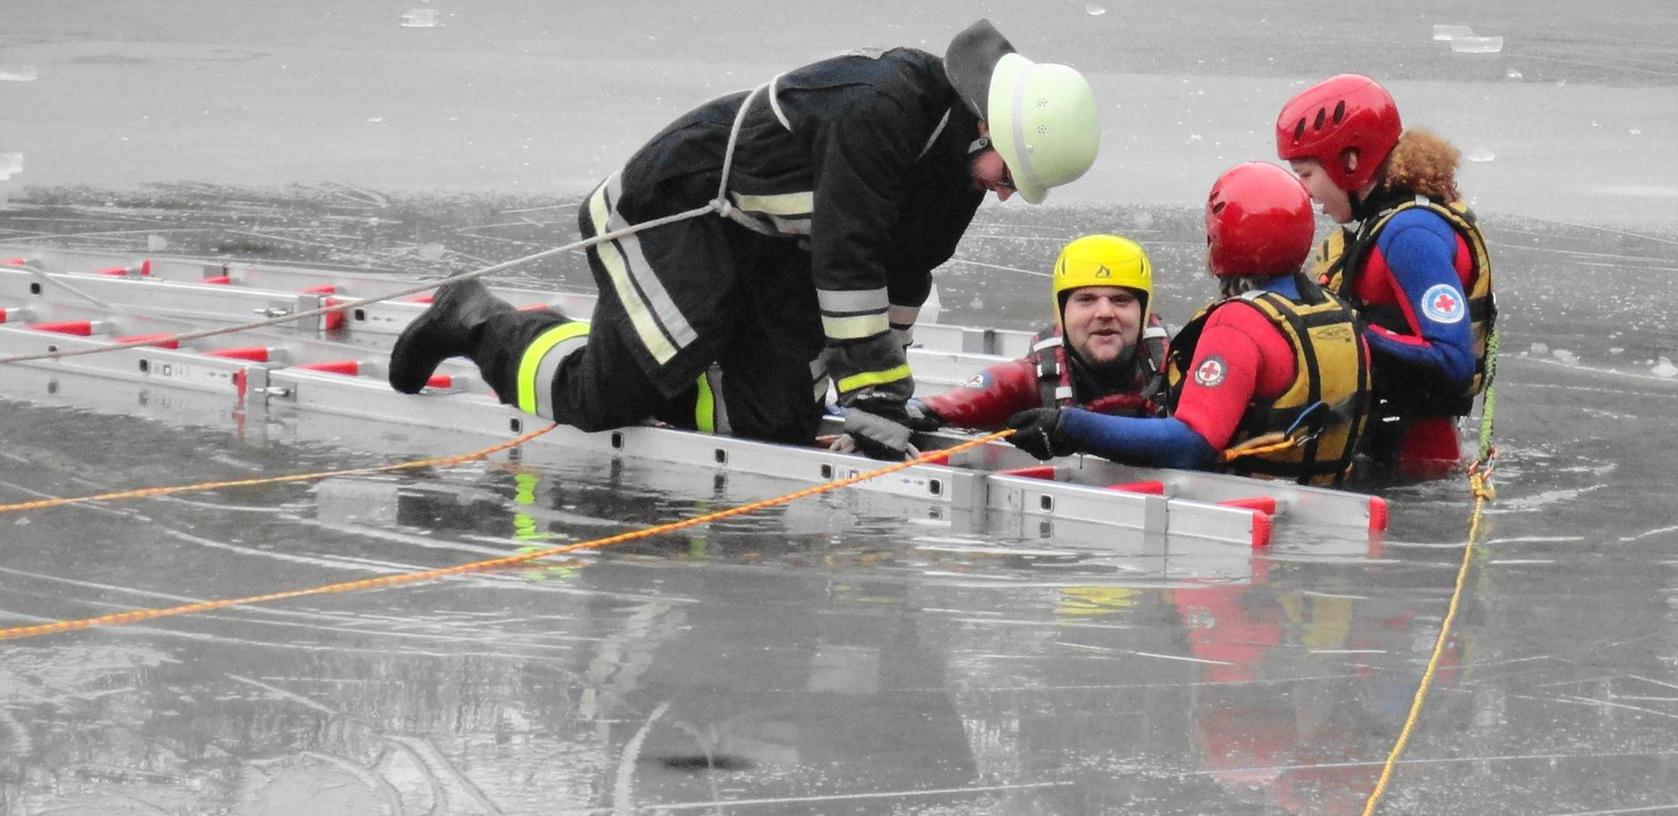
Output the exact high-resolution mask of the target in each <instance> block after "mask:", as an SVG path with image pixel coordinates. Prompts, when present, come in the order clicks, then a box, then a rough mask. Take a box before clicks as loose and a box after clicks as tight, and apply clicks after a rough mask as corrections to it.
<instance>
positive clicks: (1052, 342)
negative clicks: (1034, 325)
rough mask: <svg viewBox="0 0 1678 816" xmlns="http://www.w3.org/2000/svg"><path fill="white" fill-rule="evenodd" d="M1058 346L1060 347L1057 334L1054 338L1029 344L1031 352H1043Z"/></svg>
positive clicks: (1046, 338)
mask: <svg viewBox="0 0 1678 816" xmlns="http://www.w3.org/2000/svg"><path fill="white" fill-rule="evenodd" d="M1059 345H1060V335H1058V334H1057V335H1055V336H1054V337H1045V338H1043V339H1042V340H1038V341H1037V342H1035V343H1032V344H1031V350H1032V351H1043V350H1045V349H1052V348H1055V347H1056V346H1059Z"/></svg>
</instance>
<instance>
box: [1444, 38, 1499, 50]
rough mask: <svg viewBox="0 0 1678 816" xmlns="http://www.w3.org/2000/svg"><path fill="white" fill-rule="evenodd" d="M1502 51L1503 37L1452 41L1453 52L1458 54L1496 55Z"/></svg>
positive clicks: (1456, 39) (1454, 39) (1453, 39)
mask: <svg viewBox="0 0 1678 816" xmlns="http://www.w3.org/2000/svg"><path fill="white" fill-rule="evenodd" d="M1502 50H1503V38H1502V37H1453V38H1452V39H1451V51H1453V52H1455V53H1458V54H1496V53H1498V52H1500V51H1502Z"/></svg>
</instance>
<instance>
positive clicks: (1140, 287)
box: [1053, 235, 1154, 326]
mask: <svg viewBox="0 0 1678 816" xmlns="http://www.w3.org/2000/svg"><path fill="white" fill-rule="evenodd" d="M1085 286H1122V287H1124V288H1126V289H1131V290H1134V291H1135V292H1136V293H1137V294H1138V295H1140V296H1141V299H1142V325H1144V326H1146V325H1148V306H1149V304H1150V303H1151V302H1152V301H1153V299H1154V268H1153V264H1151V263H1149V262H1148V253H1146V252H1144V251H1143V250H1142V245H1141V244H1138V243H1136V242H1135V241H1132V240H1130V239H1129V238H1121V237H1119V236H1117V235H1086V236H1084V237H1082V238H1079V239H1078V240H1076V241H1073V242H1072V243H1070V244H1067V245H1066V247H1065V248H1063V249H1061V251H1060V257H1058V258H1056V259H1055V273H1054V279H1053V288H1054V306H1055V325H1057V326H1058V325H1060V322H1061V313H1062V312H1063V311H1065V309H1066V295H1067V293H1069V292H1071V291H1072V290H1073V289H1080V288H1083V287H1085Z"/></svg>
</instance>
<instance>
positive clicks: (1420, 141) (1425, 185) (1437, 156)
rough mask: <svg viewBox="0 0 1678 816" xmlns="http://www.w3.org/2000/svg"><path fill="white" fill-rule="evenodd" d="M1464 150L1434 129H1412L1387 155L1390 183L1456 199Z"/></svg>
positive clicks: (1405, 132) (1426, 193)
mask: <svg viewBox="0 0 1678 816" xmlns="http://www.w3.org/2000/svg"><path fill="white" fill-rule="evenodd" d="M1461 163H1462V153H1461V152H1460V151H1458V150H1457V149H1456V148H1455V147H1454V146H1452V145H1451V143H1450V142H1447V141H1445V139H1444V138H1443V137H1441V136H1439V135H1438V134H1436V133H1434V132H1433V131H1430V130H1423V129H1421V128H1411V129H1409V130H1406V131H1404V135H1403V136H1400V137H1399V138H1398V146H1397V147H1394V148H1393V151H1392V154H1391V155H1390V156H1388V158H1387V172H1386V180H1387V184H1388V185H1390V186H1393V187H1402V188H1404V189H1407V190H1415V191H1416V192H1418V193H1421V194H1422V195H1425V196H1427V197H1429V198H1434V199H1438V200H1441V201H1456V200H1457V199H1459V198H1461V197H1462V196H1461V194H1460V193H1459V192H1457V166H1458V165H1459V164H1461Z"/></svg>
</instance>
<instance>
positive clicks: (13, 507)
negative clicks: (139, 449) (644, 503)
mask: <svg viewBox="0 0 1678 816" xmlns="http://www.w3.org/2000/svg"><path fill="white" fill-rule="evenodd" d="M557 427H559V426H558V425H557V424H555V425H549V426H547V427H545V428H540V429H537V430H534V431H531V432H529V433H527V434H524V435H523V436H518V437H515V438H513V439H509V440H507V441H505V442H500V443H497V444H494V445H491V446H489V447H487V448H484V449H482V450H475V451H472V452H471V453H457V454H455V455H453V456H436V457H432V458H430V459H415V460H412V461H408V462H397V463H395V464H390V465H377V466H374V467H364V468H350V469H348V470H328V471H321V472H318V473H293V474H291V475H288V476H267V477H264V478H261V479H237V480H234V481H226V482H199V483H198V484H189V485H174V486H170V487H141V488H135V489H133V490H118V491H115V492H111V493H100V494H99V495H96V496H79V497H72V498H57V499H37V500H35V501H26V502H17V503H15V504H0V514H3V513H20V512H23V511H25V510H44V509H46V508H49V507H63V506H65V505H69V504H86V503H88V502H97V501H115V500H117V499H145V498H155V497H157V496H172V495H174V494H176V493H194V492H199V491H204V490H218V489H220V488H224V487H255V486H257V485H269V484H284V483H286V482H308V481H314V480H317V479H327V478H331V477H333V476H351V475H354V474H358V473H385V472H388V471H392V470H412V469H414V468H422V467H449V466H451V465H458V464H461V463H463V462H473V461H477V460H479V459H482V458H484V457H486V456H489V455H490V454H492V453H498V452H500V451H504V450H507V449H508V448H515V447H518V446H519V445H522V444H524V443H526V442H529V441H530V440H532V439H535V438H536V437H538V436H541V435H542V434H545V433H547V432H548V431H551V430H553V429H554V428H557Z"/></svg>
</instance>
